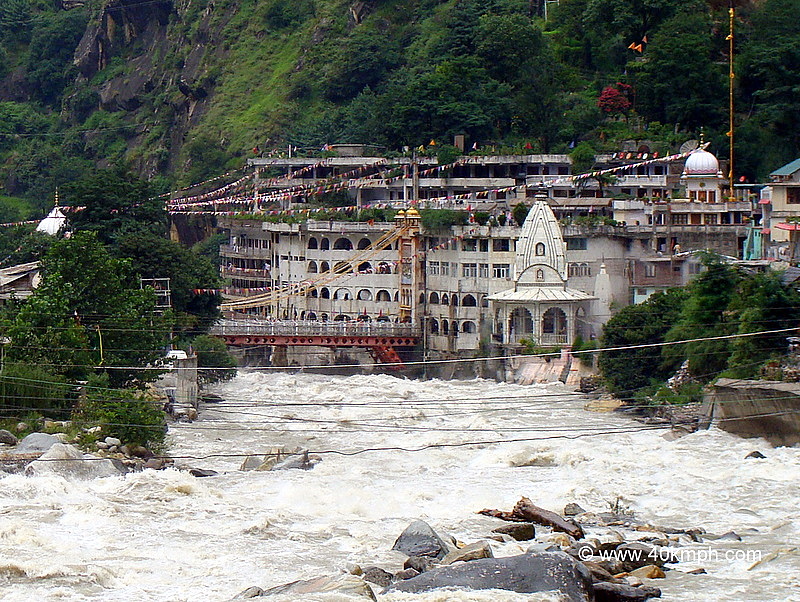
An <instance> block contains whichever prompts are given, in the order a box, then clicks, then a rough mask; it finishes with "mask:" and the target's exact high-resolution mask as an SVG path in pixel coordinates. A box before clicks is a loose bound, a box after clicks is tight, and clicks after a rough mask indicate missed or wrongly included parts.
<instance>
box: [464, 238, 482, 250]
mask: <svg viewBox="0 0 800 602" xmlns="http://www.w3.org/2000/svg"><path fill="white" fill-rule="evenodd" d="M461 250H462V251H477V250H478V241H477V240H475V239H474V238H465V239H464V240H462V241H461Z"/></svg>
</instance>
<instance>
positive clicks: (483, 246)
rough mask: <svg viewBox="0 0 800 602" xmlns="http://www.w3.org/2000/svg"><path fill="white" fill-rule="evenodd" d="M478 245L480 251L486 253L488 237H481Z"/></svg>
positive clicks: (487, 250)
mask: <svg viewBox="0 0 800 602" xmlns="http://www.w3.org/2000/svg"><path fill="white" fill-rule="evenodd" d="M478 246H479V248H480V251H481V253H488V252H489V239H488V238H481V239H480V241H479V242H478Z"/></svg>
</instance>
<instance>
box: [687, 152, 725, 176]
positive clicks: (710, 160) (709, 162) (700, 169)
mask: <svg viewBox="0 0 800 602" xmlns="http://www.w3.org/2000/svg"><path fill="white" fill-rule="evenodd" d="M683 173H684V175H687V176H715V175H717V174H718V173H719V161H717V158H716V157H715V156H714V155H712V154H711V153H709V152H708V151H706V150H703V149H697V150H696V151H694V152H692V154H691V155H689V158H688V159H686V164H685V165H684V167H683Z"/></svg>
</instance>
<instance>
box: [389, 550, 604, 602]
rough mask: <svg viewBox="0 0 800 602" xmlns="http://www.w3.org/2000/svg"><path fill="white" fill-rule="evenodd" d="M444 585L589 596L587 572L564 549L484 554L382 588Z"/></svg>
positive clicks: (572, 601) (580, 600)
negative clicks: (561, 550) (500, 555)
mask: <svg viewBox="0 0 800 602" xmlns="http://www.w3.org/2000/svg"><path fill="white" fill-rule="evenodd" d="M444 587H455V588H461V589H471V590H483V589H503V590H508V591H513V592H517V593H523V594H529V593H536V592H551V591H552V592H555V591H557V592H559V594H560V595H561V596H562V597H563V598H564V599H565V600H568V601H569V602H587V601H589V600H592V576H591V573H590V572H589V570H588V569H587V568H586V567H585V566H583V564H581V563H579V562H577V561H576V560H575V559H573V558H572V557H571V556H569V555H568V554H565V553H564V552H542V553H538V554H521V555H519V556H510V557H507V558H484V559H481V560H473V561H472V562H466V563H462V564H456V565H450V566H445V567H439V568H435V569H431V570H430V571H428V572H427V573H423V574H421V575H418V576H417V577H414V578H413V579H408V580H407V581H401V582H398V583H394V584H392V585H390V586H389V587H388V588H387V589H386V590H385V592H389V591H402V592H410V593H419V592H425V591H430V590H434V589H439V588H444ZM385 592H384V593H385Z"/></svg>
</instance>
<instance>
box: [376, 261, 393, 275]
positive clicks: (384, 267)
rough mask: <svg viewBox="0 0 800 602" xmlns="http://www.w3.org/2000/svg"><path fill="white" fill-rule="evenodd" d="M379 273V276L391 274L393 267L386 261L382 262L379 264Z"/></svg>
mask: <svg viewBox="0 0 800 602" xmlns="http://www.w3.org/2000/svg"><path fill="white" fill-rule="evenodd" d="M378 273H379V274H391V273H392V266H390V265H389V264H388V263H386V262H385V261H381V262H380V263H379V264H378Z"/></svg>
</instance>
